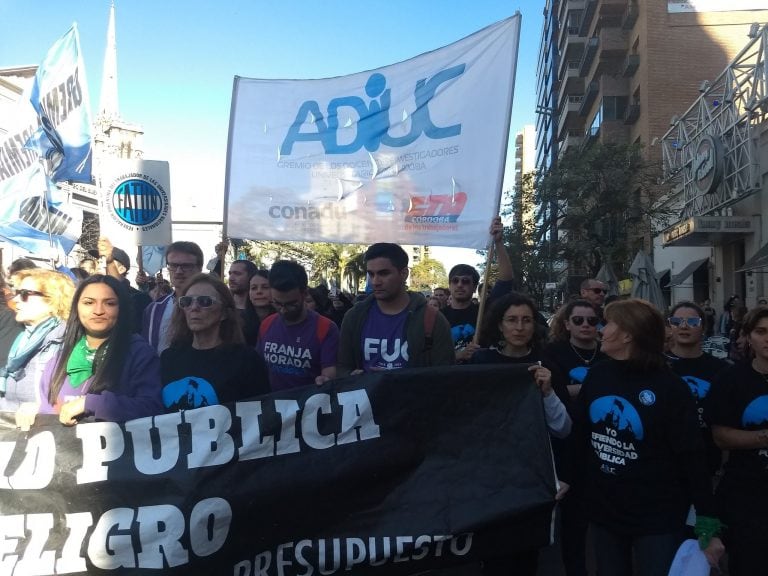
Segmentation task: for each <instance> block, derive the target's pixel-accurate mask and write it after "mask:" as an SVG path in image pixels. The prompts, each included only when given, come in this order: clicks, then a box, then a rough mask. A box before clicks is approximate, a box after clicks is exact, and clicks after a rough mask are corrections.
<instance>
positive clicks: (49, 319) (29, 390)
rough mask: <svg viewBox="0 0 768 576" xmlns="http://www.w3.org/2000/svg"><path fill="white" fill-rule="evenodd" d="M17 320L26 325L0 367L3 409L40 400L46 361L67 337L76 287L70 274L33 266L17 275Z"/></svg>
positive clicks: (0, 408) (15, 302) (10, 410)
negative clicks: (65, 327)
mask: <svg viewBox="0 0 768 576" xmlns="http://www.w3.org/2000/svg"><path fill="white" fill-rule="evenodd" d="M15 281H16V286H17V288H16V289H15V290H14V292H13V302H14V304H15V307H16V322H18V323H19V324H21V325H23V326H24V331H23V332H22V333H21V334H19V335H18V336H17V337H16V339H15V341H14V342H13V345H12V346H11V349H10V352H9V354H8V359H7V361H6V363H5V366H4V367H2V368H0V411H7V412H15V411H16V410H17V409H18V408H19V406H21V404H23V403H25V402H33V403H35V404H37V403H38V402H39V398H38V394H39V391H40V389H39V383H40V378H41V377H42V375H43V370H44V369H45V365H46V364H47V362H48V361H49V360H50V359H51V358H52V357H54V356H55V355H56V353H57V352H58V351H59V348H60V347H61V342H62V338H63V336H64V324H65V323H66V321H67V318H68V317H69V308H70V306H71V305H72V294H73V292H74V291H75V286H74V284H73V282H72V280H70V278H69V277H68V276H66V275H65V274H61V273H59V272H53V271H52V270H44V269H42V268H32V269H28V270H21V271H20V272H17V273H16V276H15Z"/></svg>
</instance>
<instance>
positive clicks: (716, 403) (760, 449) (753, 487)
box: [707, 306, 768, 576]
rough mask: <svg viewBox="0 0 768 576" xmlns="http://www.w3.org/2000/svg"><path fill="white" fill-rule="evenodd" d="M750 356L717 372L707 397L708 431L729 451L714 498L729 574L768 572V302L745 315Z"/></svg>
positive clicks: (756, 575) (755, 575) (752, 575)
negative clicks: (721, 528)
mask: <svg viewBox="0 0 768 576" xmlns="http://www.w3.org/2000/svg"><path fill="white" fill-rule="evenodd" d="M742 332H743V333H744V334H745V335H746V338H747V341H748V343H749V349H750V359H749V361H748V362H742V363H738V364H734V365H733V366H729V367H728V368H726V369H725V370H724V371H723V372H721V373H720V374H718V375H717V377H716V378H715V381H714V382H713V384H712V391H711V393H710V394H709V397H708V399H707V404H708V409H707V418H708V421H709V424H710V426H711V427H712V436H713V438H714V440H715V442H716V443H717V445H718V446H719V447H720V448H721V449H722V450H727V451H728V461H727V462H726V463H725V465H724V467H723V469H724V473H723V477H722V480H721V481H720V484H719V485H718V486H717V492H716V499H717V502H718V506H719V509H720V510H721V514H722V520H723V523H724V524H725V526H726V529H725V542H726V544H727V546H728V568H729V574H731V576H765V575H766V574H768V565H767V564H766V549H768V308H766V307H765V306H760V307H757V308H754V309H753V310H751V311H750V312H749V313H748V314H747V315H746V317H745V318H744V321H743V324H742Z"/></svg>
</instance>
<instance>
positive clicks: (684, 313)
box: [667, 302, 728, 475]
mask: <svg viewBox="0 0 768 576" xmlns="http://www.w3.org/2000/svg"><path fill="white" fill-rule="evenodd" d="M705 318H706V316H705V312H704V310H702V309H701V308H700V307H699V306H698V305H697V304H694V303H693V302H680V303H678V304H676V305H675V306H674V307H673V308H672V310H671V311H670V313H669V317H668V318H667V323H668V324H669V329H670V330H671V332H672V342H671V346H670V348H669V351H668V353H667V358H668V359H669V365H670V367H671V368H672V371H673V372H674V373H675V374H677V375H678V376H680V377H681V378H682V379H683V380H684V381H685V383H686V384H688V388H689V389H690V391H691V394H692V395H693V399H694V401H695V402H696V408H697V409H698V420H699V427H700V429H701V433H702V439H703V440H704V447H705V450H706V454H707V465H708V467H709V471H710V473H711V474H712V475H714V474H715V473H716V472H717V471H718V470H719V469H720V465H721V460H722V455H721V453H720V450H719V449H718V448H717V446H716V445H715V443H714V441H713V440H712V433H711V431H710V429H709V426H708V425H707V422H706V420H707V418H706V407H707V402H706V399H707V396H708V394H709V391H710V389H711V386H712V381H713V380H714V379H715V377H716V376H717V374H719V373H720V372H721V371H723V370H724V369H725V368H727V367H728V363H727V362H725V361H723V360H720V359H719V358H715V357H714V356H710V355H709V354H707V353H705V352H704V351H703V350H702V349H701V345H702V341H703V336H704V322H705Z"/></svg>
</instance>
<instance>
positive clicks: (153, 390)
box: [16, 274, 163, 428]
mask: <svg viewBox="0 0 768 576" xmlns="http://www.w3.org/2000/svg"><path fill="white" fill-rule="evenodd" d="M131 326H132V309H131V297H130V294H129V293H128V291H127V290H126V288H125V285H124V284H123V283H122V282H120V281H119V280H117V279H115V278H112V277H111V276H105V275H102V274H95V275H93V276H89V277H88V278H86V279H85V280H83V281H82V282H81V283H80V284H79V285H78V286H77V289H76V290H75V295H74V297H73V298H72V305H71V308H70V312H69V319H68V320H67V325H66V328H65V329H64V339H63V341H62V344H61V350H60V352H59V354H58V355H57V356H56V357H54V358H52V359H51V360H50V361H49V362H48V364H47V365H46V367H45V372H44V373H43V376H42V378H41V381H40V404H39V405H38V406H32V407H30V405H27V404H25V405H23V406H22V407H21V408H20V409H19V411H18V412H17V413H16V421H17V424H18V425H19V426H20V427H22V428H28V427H29V426H30V425H31V424H32V422H34V416H35V414H36V413H41V414H58V415H59V420H60V421H61V423H62V424H65V425H68V426H69V425H73V424H76V423H77V422H78V421H79V420H81V419H82V418H85V417H89V416H92V417H93V418H95V419H96V420H105V421H110V422H124V421H126V420H132V419H134V418H142V417H145V416H152V415H155V414H160V413H162V411H163V408H162V404H161V401H160V361H159V359H158V358H157V354H155V351H154V350H153V349H152V347H150V345H149V344H148V343H147V342H146V340H144V339H143V338H142V337H141V336H139V335H138V334H133V333H132V332H131ZM25 407H27V409H25Z"/></svg>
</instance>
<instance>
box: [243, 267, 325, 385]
mask: <svg viewBox="0 0 768 576" xmlns="http://www.w3.org/2000/svg"><path fill="white" fill-rule="evenodd" d="M269 286H270V289H271V292H272V305H273V306H274V307H275V308H276V309H277V313H276V314H273V315H271V316H268V317H267V318H266V319H265V320H264V321H263V322H262V323H261V327H260V328H259V344H258V346H257V349H258V351H259V352H260V353H261V354H262V356H263V357H264V360H265V361H266V363H267V367H268V369H269V382H270V386H271V387H272V390H275V391H277V390H285V389H288V388H297V387H299V386H308V385H310V384H322V383H324V382H326V381H328V380H331V379H333V378H335V377H336V354H337V351H338V347H339V328H338V327H337V326H336V324H334V323H333V322H332V321H331V320H330V319H329V318H326V317H325V316H321V315H320V314H318V313H317V312H315V311H313V310H308V309H307V307H306V304H305V299H306V296H307V294H308V291H309V290H308V286H307V272H306V270H304V267H303V266H302V265H301V264H298V263H297V262H291V261H289V260H278V261H277V262H275V263H274V264H273V265H272V268H271V269H270V271H269Z"/></svg>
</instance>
